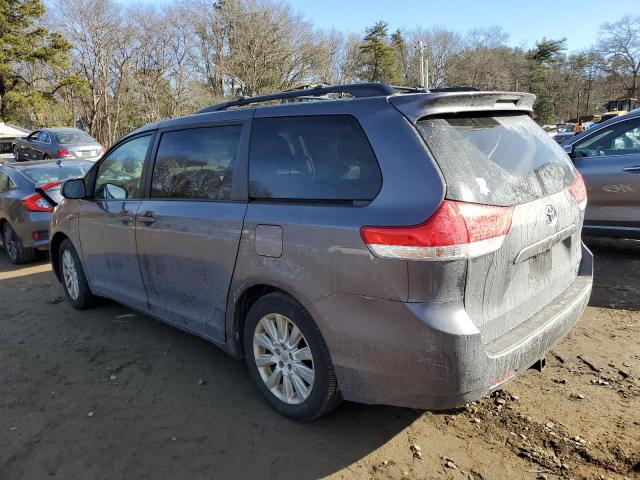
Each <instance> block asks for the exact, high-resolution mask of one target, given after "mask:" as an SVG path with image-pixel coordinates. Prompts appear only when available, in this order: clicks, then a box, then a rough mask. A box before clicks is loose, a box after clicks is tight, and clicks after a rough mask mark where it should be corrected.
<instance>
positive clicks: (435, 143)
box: [416, 100, 582, 343]
mask: <svg viewBox="0 0 640 480" xmlns="http://www.w3.org/2000/svg"><path fill="white" fill-rule="evenodd" d="M516 103H517V100H516V101H515V102H513V104H514V105H515V104H516ZM498 107H499V105H498ZM416 126H417V129H418V131H419V133H420V135H421V136H422V138H423V139H424V141H425V143H426V144H427V146H428V148H429V151H430V152H431V155H432V156H433V157H434V159H435V160H436V162H437V163H438V165H439V166H440V169H441V171H442V173H443V176H444V178H445V180H446V184H447V193H446V198H447V199H449V200H453V201H460V202H468V203H473V204H482V205H494V206H500V207H510V208H512V211H513V213H512V221H511V228H510V229H509V231H508V233H507V235H506V237H505V238H504V241H503V243H502V245H501V247H500V248H499V249H497V250H496V251H494V252H491V253H487V254H485V255H480V256H477V257H472V258H469V259H468V260H467V262H468V263H467V281H466V287H465V300H464V301H465V309H466V310H467V312H468V314H469V316H470V317H471V319H472V321H473V322H474V323H475V324H476V326H477V327H478V329H479V330H480V332H481V334H482V337H483V341H484V342H485V343H490V342H491V341H492V340H494V339H496V338H497V337H500V336H501V335H504V334H505V333H507V332H508V331H510V330H512V329H514V328H516V327H517V326H518V325H520V324H521V323H522V322H524V321H525V320H527V319H528V318H530V317H531V316H532V315H534V314H535V313H536V312H538V311H539V310H541V309H542V308H544V307H545V306H546V305H548V304H549V303H550V302H552V301H553V300H554V299H555V298H556V297H557V296H558V295H560V294H561V293H562V292H563V291H564V290H565V289H566V288H567V287H568V286H569V285H570V284H571V283H572V282H573V281H574V280H575V278H576V276H577V272H578V266H579V264H580V260H581V245H580V229H581V226H582V212H581V209H580V207H579V206H578V203H577V202H576V199H575V198H574V197H573V196H572V195H571V194H570V193H569V191H568V188H569V187H570V186H571V185H572V183H573V182H574V180H575V179H576V171H575V169H574V167H573V165H572V164H571V162H570V160H569V158H568V157H567V155H566V154H565V153H564V151H563V150H562V148H561V147H559V146H558V145H557V144H556V142H555V141H554V140H553V139H552V138H551V137H550V136H549V135H548V134H547V133H545V132H544V130H542V129H541V128H540V127H539V126H538V125H537V124H536V123H535V122H534V121H533V120H532V119H531V118H530V117H529V115H528V114H527V112H526V111H518V110H517V109H514V110H511V111H500V110H497V109H496V108H495V107H494V109H492V110H489V111H481V110H480V111H474V112H470V113H464V112H462V113H461V112H460V111H459V109H458V111H456V113H448V112H446V111H445V112H442V113H439V114H437V115H435V116H424V117H419V118H417V121H416Z"/></svg>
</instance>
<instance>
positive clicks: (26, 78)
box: [0, 0, 71, 121]
mask: <svg viewBox="0 0 640 480" xmlns="http://www.w3.org/2000/svg"><path fill="white" fill-rule="evenodd" d="M43 15H44V5H43V4H42V1H41V0H0V118H1V119H4V120H18V121H20V120H21V119H24V111H25V110H29V111H33V110H38V109H43V108H46V105H44V104H46V103H48V102H51V100H52V96H53V94H54V93H55V91H56V90H57V89H58V88H60V86H61V85H62V84H64V83H65V82H57V84H55V85H51V84H50V83H49V82H46V83H47V87H48V88H49V90H43V89H40V88H38V87H39V86H40V85H44V83H45V82H44V81H43V80H44V78H43V77H45V76H46V77H50V76H51V75H50V74H51V69H59V68H60V67H62V66H64V63H65V61H66V55H65V53H66V52H67V51H68V50H69V49H70V48H71V45H70V44H69V43H68V42H67V41H66V40H65V39H64V38H63V37H62V36H61V35H60V34H57V33H50V32H49V31H48V30H47V29H46V28H44V27H43V26H42V25H41V24H40V20H41V18H42V16H43ZM27 67H28V68H27ZM26 72H30V73H32V75H27V74H26ZM33 72H37V74H36V75H33Z"/></svg>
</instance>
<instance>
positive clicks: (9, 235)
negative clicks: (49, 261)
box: [2, 222, 36, 265]
mask: <svg viewBox="0 0 640 480" xmlns="http://www.w3.org/2000/svg"><path fill="white" fill-rule="evenodd" d="M2 244H3V245H4V250H5V252H7V257H9V261H10V262H11V263H13V264H14V265H22V264H23V263H30V262H33V261H34V260H35V258H36V249H35V248H25V247H23V246H22V240H21V239H20V237H19V236H18V235H17V234H16V232H14V230H13V228H11V225H9V222H5V224H4V225H3V227H2Z"/></svg>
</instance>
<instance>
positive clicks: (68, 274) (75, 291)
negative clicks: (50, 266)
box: [62, 250, 80, 300]
mask: <svg viewBox="0 0 640 480" xmlns="http://www.w3.org/2000/svg"><path fill="white" fill-rule="evenodd" d="M62 276H63V278H64V285H65V287H66V288H67V293H68V294H69V296H70V297H71V298H72V299H73V300H77V299H78V297H79V295H80V284H79V282H78V269H77V268H76V262H75V261H74V259H73V256H72V255H71V252H70V251H69V250H65V251H64V253H63V254H62Z"/></svg>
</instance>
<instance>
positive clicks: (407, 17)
mask: <svg viewBox="0 0 640 480" xmlns="http://www.w3.org/2000/svg"><path fill="white" fill-rule="evenodd" d="M289 2H290V3H291V5H292V7H293V8H294V9H295V10H298V11H299V12H301V13H303V14H304V15H305V17H306V18H307V19H309V20H311V21H312V22H313V23H314V24H315V25H316V26H318V27H325V28H328V27H332V26H333V27H335V28H336V29H338V30H344V31H353V32H360V31H361V30H364V28H366V27H368V26H370V25H372V24H373V23H375V22H376V21H377V20H385V21H387V22H389V24H390V27H391V28H392V29H395V28H397V27H400V28H402V27H406V28H412V27H415V26H425V27H428V26H435V25H438V26H442V27H446V28H447V29H450V30H455V31H459V32H465V31H467V30H469V29H471V28H474V27H488V26H491V25H500V26H502V27H503V28H504V29H505V30H506V31H507V32H508V33H509V36H510V37H509V43H510V44H511V45H513V46H519V45H525V46H531V45H533V43H534V42H535V41H536V40H539V39H541V38H542V37H544V36H546V37H547V38H554V39H555V38H562V37H566V38H567V46H568V48H569V50H578V49H581V48H584V47H587V46H589V45H591V44H592V43H593V42H594V40H595V38H596V36H597V33H598V29H599V27H600V25H601V24H602V23H603V22H611V21H616V20H618V19H619V18H621V17H622V16H623V15H625V14H627V13H632V14H635V15H638V14H640V1H639V0H573V1H572V0H532V1H527V0H524V1H523V0H519V1H517V0H514V1H505V0H444V1H443V0H439V1H428V0H422V1H418V0H398V1H393V2H391V1H379V0H378V1H375V0H321V1H316V0H289Z"/></svg>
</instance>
